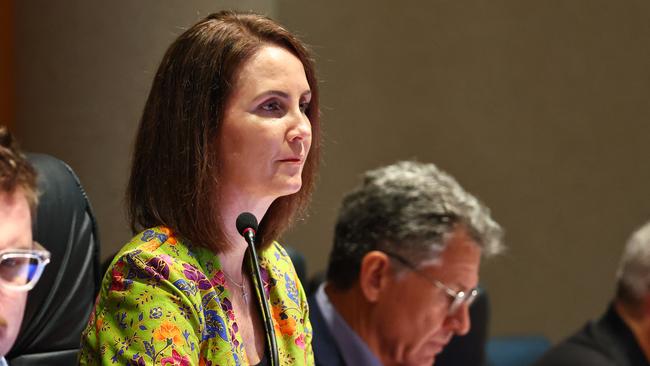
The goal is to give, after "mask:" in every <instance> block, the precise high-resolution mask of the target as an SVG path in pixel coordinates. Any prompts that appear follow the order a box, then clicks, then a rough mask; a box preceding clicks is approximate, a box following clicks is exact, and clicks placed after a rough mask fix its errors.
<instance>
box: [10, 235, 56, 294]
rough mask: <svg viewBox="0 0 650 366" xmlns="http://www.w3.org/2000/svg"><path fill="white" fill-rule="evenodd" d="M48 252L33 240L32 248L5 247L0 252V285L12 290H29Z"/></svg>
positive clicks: (40, 270) (39, 274) (38, 274)
mask: <svg viewBox="0 0 650 366" xmlns="http://www.w3.org/2000/svg"><path fill="white" fill-rule="evenodd" d="M48 263H50V252H48V251H47V249H45V248H43V246H41V245H40V244H39V243H37V242H34V248H33V249H7V250H4V251H2V252H0V286H2V287H5V288H7V289H10V290H14V291H29V290H31V289H32V288H34V286H35V285H36V282H38V279H39V278H40V277H41V274H42V273H43V269H45V266H46V265H47V264H48Z"/></svg>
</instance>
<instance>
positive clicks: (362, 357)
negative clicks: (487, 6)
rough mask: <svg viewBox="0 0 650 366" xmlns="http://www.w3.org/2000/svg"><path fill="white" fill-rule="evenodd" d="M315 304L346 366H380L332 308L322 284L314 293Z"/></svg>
mask: <svg viewBox="0 0 650 366" xmlns="http://www.w3.org/2000/svg"><path fill="white" fill-rule="evenodd" d="M316 303H317V304H318V307H319V308H320V310H321V313H322V314H323V319H324V320H325V324H326V325H327V328H328V329H329V331H330V334H332V336H333V338H334V341H335V342H336V344H337V346H338V349H339V351H341V355H342V356H343V360H344V361H345V363H346V364H347V365H367V366H382V364H381V362H380V361H379V359H378V358H377V356H375V354H374V353H372V351H371V350H370V348H369V347H368V345H367V344H366V342H364V341H363V339H361V337H359V335H358V334H357V333H356V332H355V331H354V330H353V329H352V328H350V326H349V325H348V323H347V322H346V321H345V319H343V317H342V316H341V314H339V312H338V311H337V310H336V308H334V305H333V304H332V303H331V302H330V299H329V297H328V296H327V294H326V293H325V284H324V283H323V284H321V285H320V286H319V287H318V290H317V291H316Z"/></svg>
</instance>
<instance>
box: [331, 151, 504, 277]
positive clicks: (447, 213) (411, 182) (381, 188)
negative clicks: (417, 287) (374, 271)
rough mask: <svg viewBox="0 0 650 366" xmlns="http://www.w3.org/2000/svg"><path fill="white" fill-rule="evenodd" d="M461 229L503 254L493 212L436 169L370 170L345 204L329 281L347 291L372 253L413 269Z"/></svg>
mask: <svg viewBox="0 0 650 366" xmlns="http://www.w3.org/2000/svg"><path fill="white" fill-rule="evenodd" d="M458 224H462V225H464V226H465V227H466V228H467V230H468V232H469V234H470V235H471V236H472V238H473V239H474V240H476V242H477V244H478V245H479V246H480V248H481V249H482V253H483V255H485V256H491V255H493V254H496V253H498V252H500V251H501V250H502V249H503V243H502V237H503V230H502V229H501V227H500V226H499V224H497V223H496V222H495V221H494V220H493V219H492V217H491V216H490V210H489V209H488V208H487V207H485V206H484V205H483V204H481V202H479V201H478V200H477V199H476V197H474V196H472V195H471V194H469V193H468V192H466V191H465V190H464V189H463V188H462V187H461V186H460V185H459V184H458V182H456V180H455V179H454V178H453V177H452V176H450V175H449V174H447V173H445V172H444V171H442V170H440V169H438V168H437V167H436V166H435V165H434V164H425V163H419V162H415V161H402V162H398V163H395V164H392V165H389V166H386V167H382V168H379V169H376V170H372V171H369V172H367V173H365V175H364V179H363V183H362V184H361V185H360V186H359V187H357V188H356V189H354V190H353V191H352V192H350V193H348V194H347V195H346V196H345V198H344V199H343V203H342V206H341V209H340V210H339V217H338V220H337V224H336V229H335V234H334V247H333V249H332V253H331V255H330V262H329V266H328V270H327V279H328V281H329V282H330V283H332V284H334V285H335V286H336V287H338V288H340V289H347V288H349V287H350V286H352V284H353V283H354V282H355V281H356V279H357V277H358V274H359V267H360V265H361V260H362V259H363V257H364V256H365V255H366V254H367V253H368V252H370V251H372V250H381V251H385V252H389V253H395V254H398V255H400V256H402V257H404V258H407V259H408V260H409V261H410V262H411V263H414V264H420V263H422V262H423V261H424V260H431V259H435V258H437V257H438V256H439V254H440V252H442V250H443V249H444V248H445V245H446V237H447V235H448V234H449V233H450V232H451V231H453V229H454V228H455V227H456V225H458Z"/></svg>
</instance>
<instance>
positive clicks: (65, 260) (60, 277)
mask: <svg viewBox="0 0 650 366" xmlns="http://www.w3.org/2000/svg"><path fill="white" fill-rule="evenodd" d="M28 159H29V161H30V162H31V163H32V165H34V168H35V169H36V171H37V173H38V190H39V192H40V196H39V205H38V212H37V215H36V218H35V220H34V240H36V241H38V242H39V243H41V244H42V245H43V246H44V247H45V248H47V250H49V251H50V252H51V254H52V256H51V261H50V264H49V265H48V266H47V267H46V268H45V271H44V272H43V275H42V277H41V279H40V281H39V283H38V284H37V285H36V287H35V288H34V289H32V290H31V291H30V292H29V295H28V298H27V305H26V308H25V316H24V318H23V323H22V327H21V330H20V333H19V335H18V338H17V340H16V343H15V344H14V347H13V348H12V349H11V351H10V352H9V354H8V355H7V360H8V361H9V364H10V365H12V366H20V365H73V364H76V362H77V361H76V359H77V353H78V352H79V345H80V339H81V332H82V330H83V329H84V327H85V325H86V323H87V320H88V317H89V316H90V312H91V310H92V307H93V304H94V301H95V294H96V293H97V289H98V287H99V282H100V278H99V276H100V274H99V237H98V235H97V225H96V224H95V218H94V216H93V213H92V209H91V207H90V204H89V202H88V198H87V197H86V194H85V192H84V190H83V188H82V187H81V184H80V183H79V179H78V178H77V176H76V175H75V173H74V172H73V171H72V169H71V168H70V167H69V166H68V165H66V164H65V163H64V162H62V161H60V160H58V159H56V158H53V157H51V156H48V155H43V154H28Z"/></svg>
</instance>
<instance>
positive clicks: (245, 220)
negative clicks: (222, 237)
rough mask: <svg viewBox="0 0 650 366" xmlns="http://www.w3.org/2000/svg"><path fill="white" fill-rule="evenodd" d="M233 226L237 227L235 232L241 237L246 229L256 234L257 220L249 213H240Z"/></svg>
mask: <svg viewBox="0 0 650 366" xmlns="http://www.w3.org/2000/svg"><path fill="white" fill-rule="evenodd" d="M235 224H236V225H237V231H238V232H239V234H240V235H242V236H243V235H244V232H245V231H246V229H253V232H257V219H256V218H255V215H253V214H252V213H250V212H242V213H240V214H239V216H237V221H236V222H235Z"/></svg>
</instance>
